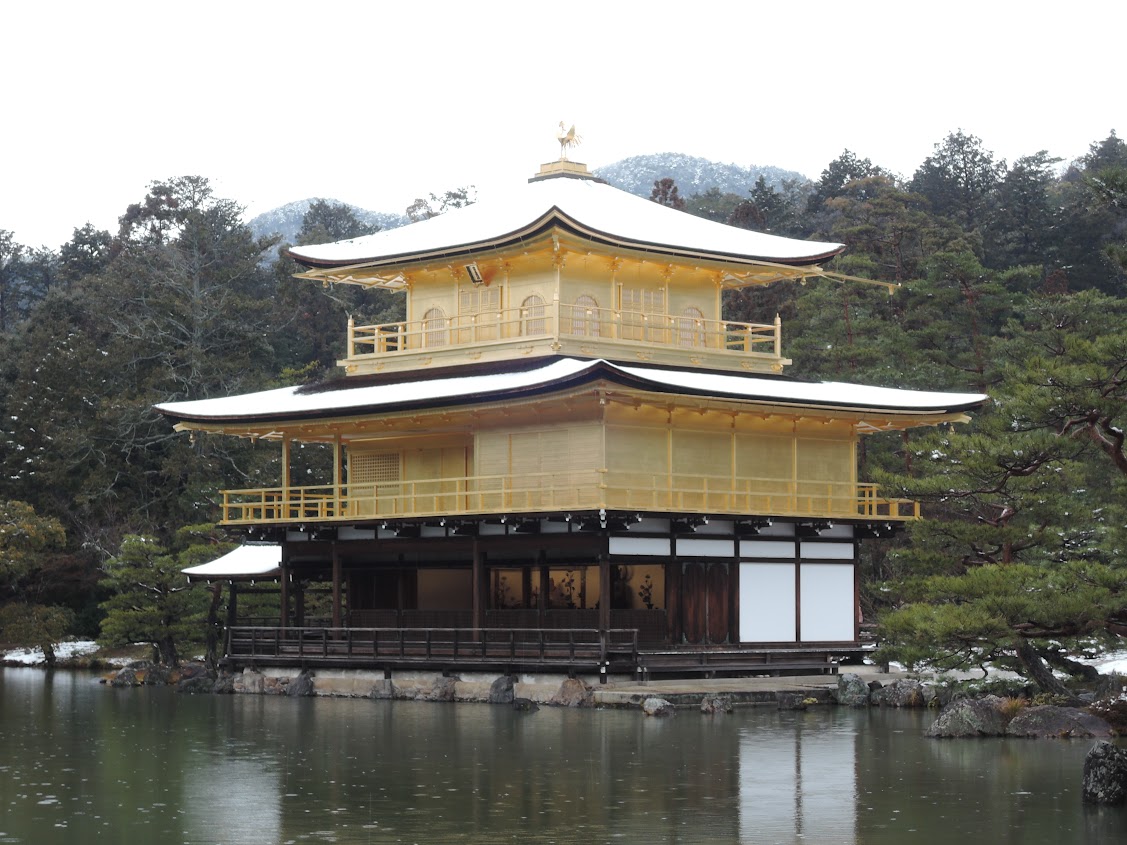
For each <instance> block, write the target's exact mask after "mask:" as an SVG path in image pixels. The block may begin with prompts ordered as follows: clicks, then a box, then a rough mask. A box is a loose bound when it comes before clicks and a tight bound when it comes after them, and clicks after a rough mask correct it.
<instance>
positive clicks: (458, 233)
mask: <svg viewBox="0 0 1127 845" xmlns="http://www.w3.org/2000/svg"><path fill="white" fill-rule="evenodd" d="M554 226H558V227H561V228H563V229H564V230H566V231H569V232H572V233H574V234H576V235H579V236H580V237H583V238H585V239H587V240H591V241H594V242H596V243H602V244H605V245H607V246H610V247H619V248H623V247H625V248H636V249H644V250H647V251H652V252H659V253H663V254H667V255H670V256H684V257H692V258H697V259H701V258H704V259H713V260H719V261H725V262H732V263H736V264H754V263H756V262H768V263H777V264H785V265H789V266H806V265H813V264H816V263H817V262H819V261H824V260H826V259H829V258H832V257H833V256H835V255H837V254H838V253H839V252H841V251H842V250H843V249H844V248H845V247H844V245H842V244H838V243H822V242H818V241H801V240H797V239H794V238H783V237H779V236H777V235H768V234H764V233H763V232H752V231H748V230H747V229H740V228H737V227H735V226H728V225H725V224H723V223H716V222H714V221H712V220H705V219H703V218H700V217H694V216H693V215H691V214H687V213H685V212H683V211H677V210H675V209H672V208H669V207H667V206H664V205H661V204H659V203H656V202H651V201H650V200H647V199H643V198H641V197H638V196H634V195H633V194H629V193H627V192H625V191H622V190H619V189H618V188H614V187H611V186H610V185H608V184H606V183H604V182H601V181H598V180H594V179H574V178H566V177H563V176H560V177H555V178H547V179H540V180H537V181H533V182H530V183H528V184H527V185H522V186H521V187H520V188H519V189H518V190H516V191H513V192H511V193H507V194H505V195H500V196H496V197H492V198H486V199H482V200H479V201H478V202H476V203H474V204H473V205H470V206H467V207H465V208H458V209H454V210H452V211H449V212H447V213H446V214H443V215H440V216H438V217H433V218H431V219H430V220H423V221H420V222H418V223H412V224H410V225H408V226H403V227H401V228H397V229H389V230H387V231H383V232H377V233H375V234H374V235H367V236H365V237H361V238H353V239H352V240H347V241H337V242H336V243H329V244H317V245H310V246H297V247H291V248H290V249H289V254H290V255H291V256H292V257H293V258H294V259H295V260H296V261H297V262H298V263H300V264H303V265H305V266H306V267H309V268H332V267H346V266H364V267H378V266H390V265H396V264H404V263H408V262H411V261H420V260H428V259H438V258H443V259H447V258H453V257H455V256H458V255H466V254H470V253H473V252H476V251H480V250H483V249H496V248H500V247H504V246H508V245H513V244H517V243H522V242H525V241H527V240H528V239H530V238H533V237H535V236H536V235H539V234H542V233H544V232H546V231H547V230H549V229H551V228H552V227H554Z"/></svg>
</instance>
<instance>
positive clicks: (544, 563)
mask: <svg viewBox="0 0 1127 845" xmlns="http://www.w3.org/2000/svg"><path fill="white" fill-rule="evenodd" d="M536 557H537V562H538V563H539V565H540V595H539V597H538V601H537V602H536V610H537V611H538V613H537V620H536V627H538V628H543V627H544V623H545V622H546V621H547V611H548V598H549V596H548V593H549V592H551V587H550V586H549V580H548V579H549V577H550V575H549V574H548V553H547V552H546V551H544V550H543V549H541V550H540V553H539V554H538V555H537V556H536Z"/></svg>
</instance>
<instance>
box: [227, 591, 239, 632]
mask: <svg viewBox="0 0 1127 845" xmlns="http://www.w3.org/2000/svg"><path fill="white" fill-rule="evenodd" d="M238 621H239V585H238V584H236V583H235V582H234V581H229V582H228V583H227V627H228V628H233V627H235V625H237V624H238Z"/></svg>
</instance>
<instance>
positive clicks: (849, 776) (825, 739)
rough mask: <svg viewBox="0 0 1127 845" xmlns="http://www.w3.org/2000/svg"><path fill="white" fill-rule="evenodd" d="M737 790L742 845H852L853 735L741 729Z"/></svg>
mask: <svg viewBox="0 0 1127 845" xmlns="http://www.w3.org/2000/svg"><path fill="white" fill-rule="evenodd" d="M739 790H740V798H739V830H740V842H744V843H753V842H789V841H791V838H792V837H793V839H794V840H795V841H807V842H833V843H835V845H849V843H854V842H856V841H857V838H856V829H857V734H856V731H855V730H854V729H852V728H849V729H845V728H842V727H834V728H830V727H828V726H826V725H825V724H824V723H821V722H820V723H819V725H818V726H817V727H816V728H812V729H811V730H805V731H804V730H803V729H802V726H801V725H796V726H794V729H793V730H791V731H764V730H753V729H750V728H745V729H744V730H743V731H741V733H740V740H739Z"/></svg>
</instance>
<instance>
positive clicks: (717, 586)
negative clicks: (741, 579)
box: [681, 561, 730, 645]
mask: <svg viewBox="0 0 1127 845" xmlns="http://www.w3.org/2000/svg"><path fill="white" fill-rule="evenodd" d="M681 566H682V568H681V630H682V633H683V636H684V641H685V642H686V643H689V644H691V645H719V644H721V643H726V642H728V621H729V619H728V607H729V595H728V591H729V566H730V565H729V564H728V563H705V562H697V561H693V562H690V563H684V564H682V565H681Z"/></svg>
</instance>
